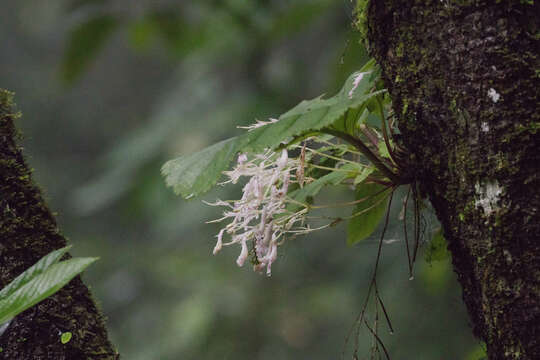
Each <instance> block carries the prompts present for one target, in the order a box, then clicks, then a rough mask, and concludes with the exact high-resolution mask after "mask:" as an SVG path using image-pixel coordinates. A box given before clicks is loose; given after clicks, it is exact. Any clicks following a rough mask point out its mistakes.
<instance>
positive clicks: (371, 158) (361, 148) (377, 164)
mask: <svg viewBox="0 0 540 360" xmlns="http://www.w3.org/2000/svg"><path fill="white" fill-rule="evenodd" d="M321 132H323V133H326V134H330V135H333V136H335V137H338V138H340V139H343V140H345V141H347V142H348V143H350V144H353V145H354V146H355V147H356V148H357V149H358V150H359V151H360V152H361V153H362V154H363V155H364V156H365V157H367V158H368V160H369V161H371V163H372V164H373V165H374V166H375V167H376V168H377V169H379V170H380V171H381V172H382V173H383V174H384V175H386V176H387V177H388V178H389V179H390V180H391V181H392V182H393V183H394V184H395V185H399V184H401V183H402V181H401V179H400V178H399V177H398V176H397V175H396V174H394V173H393V172H392V171H391V170H390V169H388V168H387V167H386V165H384V163H383V162H382V161H381V159H379V158H378V157H377V155H375V154H374V153H373V152H372V151H371V150H370V149H369V148H368V147H367V146H366V145H365V144H364V143H363V142H362V141H361V140H360V139H358V138H355V137H354V136H352V135H349V134H347V133H344V132H341V131H338V130H333V129H328V128H326V129H322V130H321Z"/></svg>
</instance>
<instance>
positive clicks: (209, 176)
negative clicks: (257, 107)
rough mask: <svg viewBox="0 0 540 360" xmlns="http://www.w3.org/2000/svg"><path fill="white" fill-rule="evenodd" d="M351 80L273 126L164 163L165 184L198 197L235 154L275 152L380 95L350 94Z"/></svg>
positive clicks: (177, 190) (282, 118) (290, 113)
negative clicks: (339, 88) (268, 150)
mask: <svg viewBox="0 0 540 360" xmlns="http://www.w3.org/2000/svg"><path fill="white" fill-rule="evenodd" d="M354 77H355V74H353V75H351V77H349V79H348V80H347V81H346V83H345V85H344V86H343V88H342V89H341V91H340V92H339V93H338V94H337V95H336V96H334V97H332V98H329V99H323V98H321V97H318V98H315V99H312V100H305V101H302V102H301V103H299V104H298V105H297V106H295V107H294V108H292V109H291V110H289V111H287V112H286V113H285V114H283V115H281V116H280V117H279V121H277V122H275V123H272V124H268V125H265V126H262V127H259V128H256V129H254V130H253V131H250V132H247V133H245V134H243V135H241V136H237V137H235V138H231V139H228V140H225V141H222V142H220V143H218V144H215V145H212V146H211V147H209V148H207V149H204V150H202V151H199V152H197V153H195V154H192V155H184V156H181V157H179V158H177V159H174V160H170V161H168V162H167V163H165V165H164V166H163V167H162V174H163V175H164V176H165V178H166V183H167V185H168V186H171V187H173V189H174V191H175V192H176V193H177V194H181V195H182V196H183V197H184V198H187V197H191V196H198V195H200V194H202V193H204V192H205V191H208V190H209V189H210V188H211V187H212V186H213V185H214V184H215V183H216V182H217V181H218V179H219V177H220V176H221V172H222V171H224V170H226V169H227V167H228V166H229V164H230V162H231V160H232V159H233V158H234V156H235V154H236V153H238V152H240V151H249V152H255V153H256V152H261V151H263V150H264V149H267V148H270V149H275V148H277V147H278V146H279V145H281V144H282V143H283V142H286V141H290V140H291V139H293V138H295V137H297V136H301V135H303V134H306V133H310V132H314V131H318V130H321V129H323V128H325V127H329V126H330V125H332V124H334V123H335V122H336V121H340V120H341V119H342V118H343V117H344V116H345V113H346V112H347V111H348V110H355V109H359V108H361V107H362V106H363V105H364V104H365V103H366V101H367V100H369V99H370V98H372V97H373V96H376V95H377V94H379V93H380V92H382V91H379V92H376V93H370V94H363V93H362V91H365V89H364V90H362V89H363V88H362V89H360V86H361V85H362V82H360V83H359V84H358V86H357V88H356V90H355V91H354V92H352V93H351V90H352V88H353V83H354ZM362 86H364V85H362ZM366 86H367V85H366ZM357 90H358V91H357Z"/></svg>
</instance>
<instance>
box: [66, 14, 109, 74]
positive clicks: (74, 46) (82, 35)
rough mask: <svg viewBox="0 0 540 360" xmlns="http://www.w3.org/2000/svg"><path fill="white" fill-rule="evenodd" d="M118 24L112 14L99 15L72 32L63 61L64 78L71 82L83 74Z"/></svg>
mask: <svg viewBox="0 0 540 360" xmlns="http://www.w3.org/2000/svg"><path fill="white" fill-rule="evenodd" d="M117 25H118V20H117V19H116V18H115V17H113V16H111V15H98V16H96V17H93V18H92V19H90V20H89V21H87V22H85V23H83V24H81V25H79V27H77V28H76V29H75V30H74V31H73V32H72V33H71V34H70V38H69V42H68V45H67V49H66V54H65V55H64V59H63V63H62V78H63V80H64V81H65V82H66V83H67V84H70V83H72V82H73V81H75V80H76V79H77V77H79V76H80V75H81V73H82V72H83V71H84V70H85V69H86V67H87V66H88V64H89V63H90V62H91V60H93V59H94V58H95V57H96V55H97V53H98V52H99V50H100V49H101V48H102V46H103V45H104V44H105V41H106V40H107V39H108V38H109V36H110V35H111V34H112V32H113V30H114V29H115V28H116V26H117Z"/></svg>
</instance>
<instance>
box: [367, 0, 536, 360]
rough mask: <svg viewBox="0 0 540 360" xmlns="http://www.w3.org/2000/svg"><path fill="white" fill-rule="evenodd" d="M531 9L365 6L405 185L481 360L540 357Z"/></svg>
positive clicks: (467, 1)
mask: <svg viewBox="0 0 540 360" xmlns="http://www.w3.org/2000/svg"><path fill="white" fill-rule="evenodd" d="M538 14H540V12H539V4H538V1H536V2H535V3H534V4H533V3H532V1H525V0H521V1H520V0H515V1H511V0H502V1H501V0H498V1H496V0H491V1H487V0H459V1H458V0H455V1H452V0H436V1H435V0H431V1H430V0H372V1H370V3H369V7H368V23H367V26H368V38H369V42H370V47H371V49H370V51H371V53H372V54H373V56H375V58H376V60H377V61H378V63H379V64H380V65H381V67H382V72H383V77H384V80H385V83H386V86H387V87H388V89H389V92H390V94H391V97H392V100H393V104H394V110H395V112H396V114H397V116H398V123H399V128H400V131H401V134H402V141H403V146H404V147H405V148H406V149H407V150H408V152H410V156H411V161H412V164H413V165H412V166H413V168H414V171H415V178H416V179H417V181H418V183H419V184H420V187H421V190H422V192H424V193H425V194H427V195H428V196H429V199H430V200H431V202H432V204H433V206H434V208H435V210H436V212H437V215H438V218H439V220H440V221H441V222H442V224H443V228H444V234H445V237H446V239H447V240H448V243H449V249H450V251H451V253H452V259H453V260H452V261H453V264H454V270H455V272H456V273H457V275H458V279H459V281H460V283H461V285H462V288H463V299H464V301H465V303H466V305H467V308H468V311H469V314H470V317H471V320H472V326H473V330H474V333H475V335H476V336H478V337H479V338H480V339H482V340H484V341H485V342H486V344H487V350H488V356H489V359H531V360H533V359H540V218H539V208H540V191H539V189H540V151H539V146H540V108H539V96H538V95H539V93H538V91H539V90H538V89H540V81H539V73H538V70H537V69H539V68H540V66H539V65H540V63H539V58H538V57H539V54H540V45H539V36H538V34H539V22H540V16H538Z"/></svg>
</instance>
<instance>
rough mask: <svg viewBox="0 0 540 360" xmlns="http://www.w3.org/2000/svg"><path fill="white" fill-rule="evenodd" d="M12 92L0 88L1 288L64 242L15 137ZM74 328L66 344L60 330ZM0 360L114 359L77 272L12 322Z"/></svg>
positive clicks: (1, 338)
mask: <svg viewBox="0 0 540 360" xmlns="http://www.w3.org/2000/svg"><path fill="white" fill-rule="evenodd" d="M12 111H13V104H12V96H11V94H10V93H8V92H6V91H4V90H0V287H4V286H5V285H7V284H8V283H9V282H10V281H11V280H13V279H14V278H15V277H16V276H17V275H19V274H20V273H22V272H23V271H24V270H26V269H27V268H29V267H30V266H31V265H33V264H34V263H35V262H36V261H37V260H39V259H40V258H41V257H42V256H44V255H46V254H48V253H49V252H50V251H52V250H55V249H58V248H61V247H63V246H65V245H66V240H65V238H64V237H63V236H62V235H61V234H60V232H59V230H58V228H57V225H56V221H55V219H54V217H53V215H52V214H51V212H50V210H49V209H48V207H47V205H46V204H45V202H44V201H43V198H42V196H41V191H40V190H39V188H38V187H37V186H36V185H35V184H34V183H33V182H32V179H31V171H30V169H29V168H28V166H27V164H26V163H25V161H24V159H23V156H22V152H21V148H20V147H19V146H17V144H16V142H15V140H16V137H17V134H16V130H15V127H14V124H13V120H14V119H15V118H17V116H16V115H15V114H13V113H12ZM67 331H69V332H71V333H72V335H73V337H72V338H71V340H70V341H69V342H68V343H66V344H62V343H61V341H60V335H61V334H62V333H63V332H67ZM0 347H1V352H0V359H10V360H28V359H32V360H35V359H55V360H63V359H66V360H67V359H69V360H73V359H116V358H118V356H117V355H116V351H115V350H114V348H113V346H112V344H111V343H110V342H109V340H108V338H107V331H106V329H105V325H104V321H103V317H102V315H101V313H100V311H99V310H98V309H97V308H96V305H95V304H94V302H93V300H92V297H91V295H90V292H89V291H88V288H87V287H86V286H85V285H84V284H83V283H82V281H81V279H80V277H79V276H77V277H76V278H74V279H73V280H72V281H71V282H70V283H69V284H67V285H66V286H65V287H64V288H63V289H62V290H60V291H59V292H57V293H56V294H55V295H53V296H52V297H50V298H48V299H46V300H44V301H42V302H41V303H39V304H38V305H36V306H34V307H32V308H30V309H28V310H27V311H25V312H23V313H21V314H20V315H18V316H17V317H16V318H15V319H13V320H12V321H11V323H10V324H9V327H8V328H7V329H6V330H5V332H4V333H3V334H2V335H1V336H0Z"/></svg>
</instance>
